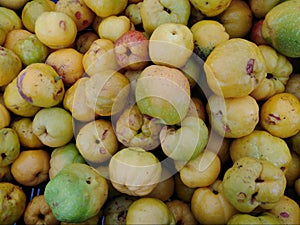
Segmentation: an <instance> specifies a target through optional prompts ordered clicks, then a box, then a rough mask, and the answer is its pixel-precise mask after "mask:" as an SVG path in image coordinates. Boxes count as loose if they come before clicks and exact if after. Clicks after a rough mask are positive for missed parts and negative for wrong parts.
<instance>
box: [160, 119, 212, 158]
mask: <svg viewBox="0 0 300 225" xmlns="http://www.w3.org/2000/svg"><path fill="white" fill-rule="evenodd" d="M180 126H181V127H180V128H179V129H177V130H176V129H175V128H174V127H169V128H168V127H164V128H162V130H161V131H160V140H161V148H162V151H163V152H164V153H165V155H167V156H168V157H170V158H172V159H174V160H182V161H189V160H191V159H194V158H196V157H197V156H198V155H199V154H200V153H201V152H202V151H203V150H204V148H205V146H206V144H207V142H208V128H207V126H206V124H205V123H204V121H203V120H202V119H200V118H198V117H193V116H190V117H185V118H184V119H183V120H182V121H181V123H180Z"/></svg>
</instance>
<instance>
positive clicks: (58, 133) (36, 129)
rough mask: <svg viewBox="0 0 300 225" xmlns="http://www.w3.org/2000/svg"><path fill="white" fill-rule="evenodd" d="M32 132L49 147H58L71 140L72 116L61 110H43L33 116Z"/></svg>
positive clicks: (57, 108) (56, 108)
mask: <svg viewBox="0 0 300 225" xmlns="http://www.w3.org/2000/svg"><path fill="white" fill-rule="evenodd" d="M32 131H33V133H34V134H35V135H36V136H37V137H38V138H39V139H40V141H41V142H42V143H43V144H44V145H46V146H49V147H60V146H63V145H65V144H67V143H68V142H69V141H70V140H71V139H72V138H73V121H72V115H71V114H70V113H69V112H68V111H66V110H65V109H63V108H60V107H50V108H43V109H41V110H40V111H38V112H37V114H35V116H34V118H33V121H32Z"/></svg>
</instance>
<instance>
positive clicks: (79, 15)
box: [75, 11, 81, 20]
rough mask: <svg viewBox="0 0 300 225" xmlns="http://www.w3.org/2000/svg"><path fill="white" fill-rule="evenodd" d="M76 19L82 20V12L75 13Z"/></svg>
mask: <svg viewBox="0 0 300 225" xmlns="http://www.w3.org/2000/svg"><path fill="white" fill-rule="evenodd" d="M75 17H76V19H78V20H80V19H81V12H79V11H77V12H75Z"/></svg>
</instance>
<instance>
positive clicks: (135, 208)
mask: <svg viewBox="0 0 300 225" xmlns="http://www.w3.org/2000/svg"><path fill="white" fill-rule="evenodd" d="M126 224H168V225H171V224H172V225H175V219H174V216H173V214H172V212H171V211H170V210H169V208H168V206H167V205H166V204H165V203H164V202H163V201H161V200H159V199H156V198H147V197H143V198H140V199H138V200H136V201H134V202H133V203H131V205H130V206H129V208H128V212H127V216H126Z"/></svg>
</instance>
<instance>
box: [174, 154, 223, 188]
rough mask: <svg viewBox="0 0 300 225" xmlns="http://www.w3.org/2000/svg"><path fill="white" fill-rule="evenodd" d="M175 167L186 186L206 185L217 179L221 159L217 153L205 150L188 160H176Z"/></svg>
mask: <svg viewBox="0 0 300 225" xmlns="http://www.w3.org/2000/svg"><path fill="white" fill-rule="evenodd" d="M175 167H176V169H177V170H178V171H179V174H180V179H181V180H182V182H183V183H184V184H185V185H186V186H188V187H190V188H198V187H206V186H209V185H211V184H213V183H214V182H215V181H216V180H217V178H218V176H219V174H220V171H221V161H220V159H219V157H218V156H217V154H216V153H213V152H211V151H208V150H205V151H203V152H201V153H200V154H199V155H198V156H197V157H196V158H194V159H192V160H190V161H188V162H185V161H175Z"/></svg>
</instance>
